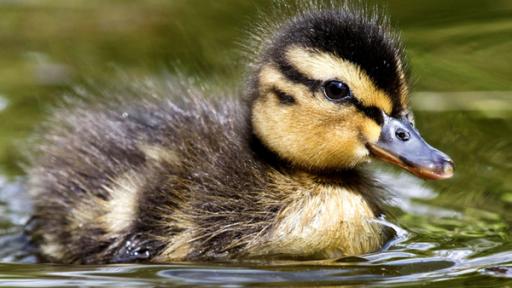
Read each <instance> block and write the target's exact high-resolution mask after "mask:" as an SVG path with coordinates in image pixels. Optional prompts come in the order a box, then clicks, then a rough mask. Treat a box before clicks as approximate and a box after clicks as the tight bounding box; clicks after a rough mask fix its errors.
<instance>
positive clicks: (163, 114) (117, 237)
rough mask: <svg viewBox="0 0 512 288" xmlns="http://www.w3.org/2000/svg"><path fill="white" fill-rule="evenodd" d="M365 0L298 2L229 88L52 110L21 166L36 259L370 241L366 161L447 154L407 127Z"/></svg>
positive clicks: (159, 88) (303, 255) (398, 69)
mask: <svg viewBox="0 0 512 288" xmlns="http://www.w3.org/2000/svg"><path fill="white" fill-rule="evenodd" d="M365 11H366V10H364V9H357V8H354V7H348V6H347V5H342V7H335V5H331V6H329V7H316V8H315V7H309V8H308V9H307V10H302V11H298V12H297V13H296V14H295V15H293V16H292V17H290V18H289V19H287V20H285V21H282V22H281V23H280V24H278V25H276V27H277V28H276V29H275V30H273V29H270V30H272V31H271V35H268V36H265V37H261V38H264V41H263V42H262V43H261V45H260V46H261V48H260V49H259V56H258V57H257V60H256V61H255V62H254V63H252V66H251V67H252V68H251V69H250V73H249V74H250V76H249V77H248V79H249V80H248V81H247V83H246V86H245V88H244V89H242V90H243V91H244V93H242V94H243V95H239V96H235V97H231V96H229V95H215V97H213V96H212V95H211V94H208V93H206V92H204V91H201V90H199V89H195V88H194V87H192V86H190V85H191V84H190V83H188V82H182V84H177V83H176V82H175V81H174V82H173V81H170V80H169V81H163V82H158V81H156V82H154V83H152V84H151V85H150V86H152V88H150V89H149V88H148V89H139V90H138V91H136V92H134V93H136V94H138V95H137V96H136V97H128V98H123V97H116V96H112V95H108V96H109V98H110V100H109V101H106V103H102V104H90V105H87V104H86V105H76V106H75V107H72V108H69V109H63V110H61V111H60V112H57V113H56V116H55V117H54V118H53V120H50V121H49V125H47V126H48V127H50V128H48V129H45V130H43V131H42V132H41V133H40V134H39V135H40V141H39V144H37V145H36V149H35V150H36V151H35V152H34V153H33V155H34V156H33V157H32V160H31V164H30V165H29V168H28V169H27V175H28V191H29V192H30V195H31V196H32V198H33V202H34V205H33V206H34V212H33V221H32V225H30V226H31V228H30V229H29V233H30V236H31V237H32V240H33V242H34V243H35V244H36V245H37V247H38V249H39V252H40V255H41V257H42V260H43V261H50V262H57V263H82V264H97V263H122V262H153V263H165V262H171V261H207V260H239V259H326V258H337V257H343V256H348V255H360V254H365V253H369V252H373V251H377V250H379V249H380V248H381V247H383V245H384V244H385V243H386V242H387V241H388V240H389V239H390V237H392V236H393V235H392V233H391V232H389V231H388V230H387V229H386V228H385V227H383V225H380V224H379V223H378V221H377V220H378V219H379V218H380V217H381V216H382V215H383V213H384V201H385V193H384V192H383V191H385V187H382V186H381V185H380V184H379V182H378V181H377V180H376V177H375V176H374V175H373V174H372V172H371V171H370V170H368V169H367V168H366V165H364V164H365V163H367V162H369V160H370V159H371V158H377V159H383V160H385V161H388V162H390V163H393V164H395V165H398V166H399V167H401V168H403V169H405V170H407V171H410V172H411V173H413V174H415V175H417V176H419V177H422V178H426V179H445V178H449V177H451V176H452V174H453V162H452V160H450V158H449V157H448V156H447V155H445V154H444V153H442V152H440V151H439V150H436V149H435V148H433V147H431V146H430V145H429V144H427V143H426V142H425V141H424V140H423V139H422V137H421V136H420V134H419V132H418V131H417V130H416V128H414V125H413V119H412V113H411V111H410V109H409V106H408V94H409V89H408V80H407V76H406V75H407V73H406V68H405V61H404V52H403V49H402V45H401V43H400V41H399V37H398V36H397V34H395V33H394V32H392V31H391V29H390V25H389V24H388V21H386V20H385V19H384V20H383V17H378V15H374V14H372V13H374V12H368V11H366V12H365ZM112 93H113V92H106V94H112ZM132 93H133V92H132ZM119 94H123V95H124V94H129V93H127V92H126V91H124V92H122V93H119ZM105 96H107V95H105Z"/></svg>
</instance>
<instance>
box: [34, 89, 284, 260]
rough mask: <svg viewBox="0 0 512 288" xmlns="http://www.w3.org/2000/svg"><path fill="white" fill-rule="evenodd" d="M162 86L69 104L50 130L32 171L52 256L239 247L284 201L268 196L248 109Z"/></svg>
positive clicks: (113, 256) (172, 254) (136, 256)
mask: <svg viewBox="0 0 512 288" xmlns="http://www.w3.org/2000/svg"><path fill="white" fill-rule="evenodd" d="M161 87H165V88H154V87H153V88H152V89H147V90H140V91H137V94H138V95H137V96H136V97H125V96H126V95H123V94H122V93H121V94H120V95H119V97H116V96H114V97H112V95H109V96H108V97H110V98H112V99H111V100H108V101H103V102H107V104H101V105H98V104H96V105H94V104H93V105H87V104H78V105H75V107H74V108H71V109H63V110H61V111H60V112H59V113H57V114H56V116H55V118H54V119H53V120H51V121H50V122H49V125H48V127H47V129H45V130H44V131H45V132H44V133H41V134H40V135H41V137H40V138H41V140H40V141H41V143H40V144H39V145H36V146H37V147H38V151H35V152H34V153H33V154H34V155H35V156H34V157H32V164H31V165H30V166H31V167H33V168H29V170H28V172H27V173H28V175H29V176H28V179H29V184H28V187H29V192H30V193H31V195H32V196H33V199H34V202H35V203H34V219H33V223H34V225H32V226H33V228H32V231H31V233H32V236H33V237H32V238H33V239H34V241H35V242H36V243H37V244H38V245H39V247H40V251H41V254H42V255H43V257H44V258H45V259H47V260H51V261H58V262H68V263H71V262H75V263H77V262H78V263H98V262H126V261H137V260H154V261H159V260H158V259H156V258H157V257H163V258H165V259H185V258H190V257H193V256H194V255H190V254H191V252H190V251H194V252H193V253H195V254H208V253H209V254H211V257H217V256H219V255H222V254H223V253H224V254H225V253H230V254H233V253H234V251H236V250H237V249H238V248H239V247H240V246H241V245H242V246H243V243H244V241H243V239H244V237H246V236H247V235H251V234H254V233H255V232H261V231H263V230H264V228H265V227H264V226H265V225H267V224H268V220H269V218H271V217H272V215H271V214H272V211H277V209H278V207H277V206H278V205H279V204H278V203H279V199H275V202H273V201H272V200H268V199H267V200H265V201H264V202H265V203H262V201H261V193H260V192H261V191H263V190H265V188H264V186H265V183H266V182H267V180H266V179H265V178H266V177H268V176H266V174H265V172H264V171H266V169H264V168H263V167H262V165H265V164H263V163H261V162H260V161H257V160H256V158H255V157H254V155H253V154H252V152H251V149H250V147H249V145H250V141H248V139H250V137H251V135H250V129H249V127H248V123H247V119H248V117H247V115H246V114H247V113H248V111H247V110H246V108H245V106H244V105H242V103H241V102H240V101H239V100H234V99H231V98H229V97H227V98H223V100H222V101H213V100H206V98H205V97H203V96H202V94H201V93H200V92H198V91H190V90H187V89H178V90H179V92H177V91H176V90H177V89H176V87H173V86H172V85H161ZM107 94H109V93H105V95H107ZM123 97H125V98H123ZM116 99H117V100H116ZM121 99H124V100H121ZM127 99H132V100H127ZM274 205H275V206H276V207H273V206H274ZM260 206H264V207H260ZM261 211H267V212H266V213H264V214H262V213H261ZM225 223H231V226H230V227H224V226H219V225H222V224H225ZM193 235H202V238H203V239H194V241H195V242H194V241H192V240H193V239H191V237H194V236H193ZM226 239H233V241H226ZM198 240H200V241H198ZM192 242H194V243H201V245H203V248H201V247H194V248H193V249H192V247H190V245H192V244H191V243H192ZM228 246H229V247H228ZM204 247H209V249H204ZM212 247H214V248H212ZM206 250H207V251H206ZM196 256H201V257H209V255H196Z"/></svg>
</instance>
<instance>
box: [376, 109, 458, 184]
mask: <svg viewBox="0 0 512 288" xmlns="http://www.w3.org/2000/svg"><path fill="white" fill-rule="evenodd" d="M383 114H384V113H383ZM367 147H368V149H369V150H370V152H371V153H372V154H373V156H375V157H376V158H379V159H382V160H384V161H387V162H390V163H393V164H395V165H398V166H400V167H402V168H404V169H405V170H407V171H409V172H411V173H412V174H414V175H416V176H418V177H421V178H424V179H431V180H438V179H447V178H450V177H452V176H453V168H454V164H453V161H452V160H451V159H450V157H448V155H446V154H444V153H443V152H441V151H439V150H437V149H435V148H434V147H432V146H430V145H429V144H428V143H427V142H425V140H423V138H421V135H420V134H419V132H418V131H417V130H416V129H415V128H414V127H413V126H412V124H411V123H410V122H409V121H408V120H406V119H396V118H392V117H389V116H387V115H385V114H384V123H383V125H382V131H381V134H380V137H379V140H378V141H377V143H373V144H372V143H369V144H368V145H367Z"/></svg>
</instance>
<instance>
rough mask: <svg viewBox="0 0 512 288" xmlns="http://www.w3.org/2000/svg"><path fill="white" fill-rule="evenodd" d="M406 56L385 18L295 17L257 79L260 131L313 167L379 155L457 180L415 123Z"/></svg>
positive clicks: (343, 13) (324, 12) (346, 164)
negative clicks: (409, 99)
mask: <svg viewBox="0 0 512 288" xmlns="http://www.w3.org/2000/svg"><path fill="white" fill-rule="evenodd" d="M403 59H404V57H403V51H402V48H401V44H400V42H399V39H398V37H397V36H396V34H393V33H392V32H390V30H389V25H388V24H387V22H386V21H382V20H380V19H379V17H376V16H371V15H366V13H363V12H357V11H356V10H354V9H336V8H330V9H320V10H310V11H308V12H304V13H301V14H299V15H297V16H295V17H293V18H292V19H291V20H289V21H288V22H286V23H284V24H282V25H280V27H279V28H278V29H277V30H276V31H275V32H274V33H273V36H271V37H269V40H267V41H266V44H264V45H263V48H262V52H261V55H260V58H259V60H258V65H257V69H256V70H255V72H254V73H255V74H254V75H253V77H252V81H251V82H250V85H251V87H250V88H251V91H252V93H253V98H252V106H251V111H252V118H251V121H252V127H253V130H254V134H255V135H256V137H257V138H258V139H259V140H260V141H261V142H262V143H263V145H265V146H266V147H267V149H269V150H270V151H272V152H274V153H275V154H277V155H278V156H279V157H280V158H282V159H284V160H286V161H287V162H289V163H291V164H292V165H294V166H296V167H302V168H305V169H311V170H324V169H328V170H333V169H334V170H336V169H340V170H342V169H350V168H352V167H354V166H357V165H358V164H360V163H363V162H367V161H368V160H369V159H370V157H371V156H374V157H377V158H381V159H384V160H387V161H388V162H392V163H394V164H396V165H398V166H400V167H402V168H405V169H407V170H408V171H410V172H412V173H414V174H416V175H417V176H420V177H423V178H428V179H442V178H449V177H451V176H452V174H453V162H452V161H451V160H450V158H449V157H448V156H447V155H445V154H444V153H442V152H440V151H439V150H436V149H434V148H433V147H431V146H430V145H428V144H427V143H426V142H425V141H424V140H423V139H422V138H421V136H420V135H419V132H418V131H417V130H416V129H415V128H414V126H413V119H412V114H411V112H410V110H409V108H408V96H409V94H408V91H409V90H408V83H407V82H408V81H407V77H406V72H405V67H404V61H403Z"/></svg>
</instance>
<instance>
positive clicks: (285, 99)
mask: <svg viewBox="0 0 512 288" xmlns="http://www.w3.org/2000/svg"><path fill="white" fill-rule="evenodd" d="M271 91H272V93H274V94H275V95H276V96H277V98H278V99H279V103H281V104H283V105H294V104H295V103H296V102H297V101H295V98H294V97H293V96H291V95H290V94H288V93H286V92H284V91H282V90H281V89H279V88H277V87H272V90H271Z"/></svg>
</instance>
